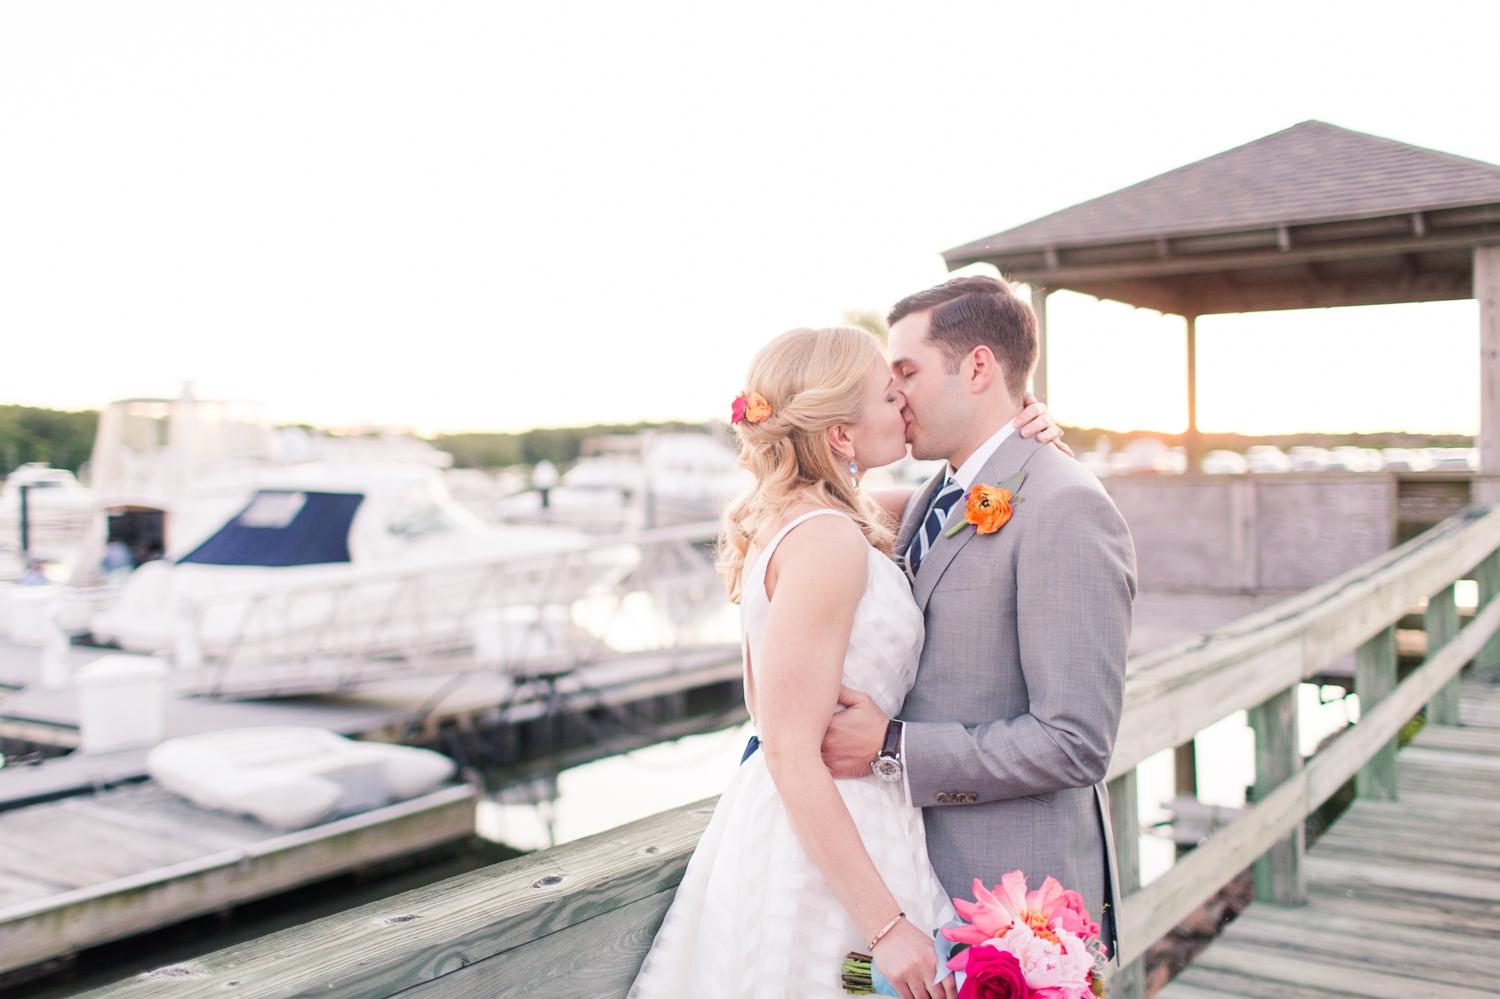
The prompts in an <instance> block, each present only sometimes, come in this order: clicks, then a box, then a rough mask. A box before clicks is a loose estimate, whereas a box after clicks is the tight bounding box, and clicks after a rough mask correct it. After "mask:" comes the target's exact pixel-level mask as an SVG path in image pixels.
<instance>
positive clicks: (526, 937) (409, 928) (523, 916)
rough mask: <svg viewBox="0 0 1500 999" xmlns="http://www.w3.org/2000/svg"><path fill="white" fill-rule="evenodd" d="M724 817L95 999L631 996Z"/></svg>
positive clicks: (532, 858)
mask: <svg viewBox="0 0 1500 999" xmlns="http://www.w3.org/2000/svg"><path fill="white" fill-rule="evenodd" d="M712 813H713V800H712V799H710V800H708V801H702V802H698V803H697V804H694V805H688V806H687V807H685V808H680V809H677V810H675V811H672V812H665V813H663V814H661V815H655V816H652V817H650V818H647V819H642V820H641V821H639V822H635V823H631V824H630V825H626V826H621V827H620V828H618V829H612V830H610V831H608V832H605V833H600V834H599V835H598V836H592V837H589V838H588V839H582V840H578V841H576V842H573V843H568V844H566V845H564V846H560V847H557V848H555V849H552V850H546V851H543V852H540V853H535V854H529V855H527V856H524V857H518V858H516V859H515V860H511V861H507V862H506V863H503V864H496V865H495V866H493V867H488V868H484V869H483V870H479V871H475V872H473V873H470V874H465V875H461V876H459V877H457V878H450V879H449V880H447V881H441V882H438V883H436V884H433V885H429V886H427V887H424V888H419V889H416V890H414V891H409V892H406V893H404V894H402V895H398V896H396V897H394V898H390V899H385V900H382V901H380V902H374V903H371V904H369V905H365V906H360V907H359V908H355V909H350V910H348V911H347V912H342V913H339V914H337V915H334V916H328V917H325V918H323V919H320V920H317V921H316V922H313V923H309V924H306V925H304V926H298V927H294V928H292V929H288V930H283V931H281V932H280V933H274V934H271V935H269V936H265V937H261V938H259V939H257V940H252V941H249V942H247V943H244V944H241V945H239V946H235V947H229V948H226V949H224V950H221V951H217V952H215V953H213V954H209V955H207V956H205V957H203V958H201V959H199V960H197V961H192V962H189V963H187V964H184V965H181V966H177V967H174V968H172V969H166V970H163V971H158V972H154V973H152V974H151V975H142V976H139V977H137V978H134V979H131V980H128V981H125V982H121V983H119V984H117V985H113V986H109V987H106V988H103V989H98V990H95V991H93V992H89V993H85V995H88V996H104V995H110V996H117V997H130V999H147V997H151V999H156V997H163V999H166V997H170V999H193V997H203V999H209V997H214V999H218V997H222V996H223V995H224V994H225V991H226V990H232V992H233V994H234V995H236V996H240V997H257V999H287V997H295V996H308V997H311V996H325V997H330V999H369V997H373V996H390V995H395V994H397V993H400V994H402V995H423V996H428V995H431V996H437V995H441V996H443V997H444V999H447V997H448V996H450V995H465V996H468V995H473V996H493V995H501V994H503V995H507V996H509V995H526V994H528V993H526V992H513V991H512V989H513V988H514V987H515V983H517V982H524V983H526V987H527V988H529V989H531V990H532V991H531V993H530V994H535V995H547V996H549V997H551V996H575V995H576V996H580V997H582V996H588V997H591V999H592V997H600V996H610V995H621V996H623V995H624V993H625V989H626V988H628V987H629V981H628V980H626V975H627V974H628V976H629V977H630V978H633V977H634V974H635V969H636V968H638V967H639V966H640V962H641V959H642V958H643V957H644V956H645V953H646V950H647V948H648V947H649V945H650V942H651V938H652V936H653V935H654V933H655V930H656V924H657V923H658V922H659V920H660V918H661V915H662V913H664V912H665V908H666V905H667V904H669V902H670V898H671V895H672V893H673V892H674V891H675V889H676V886H677V884H678V882H679V881H681V880H682V872H683V871H684V870H685V869H686V867H687V862H688V858H689V857H690V856H692V852H693V849H694V847H695V846H696V845H697V843H698V837H699V836H701V835H702V833H703V830H704V828H705V827H706V826H707V825H708V820H709V817H710V816H711V815H712ZM622 910H623V911H622ZM606 930H607V931H608V933H607V934H606V933H605V931H606ZM601 934H604V935H601ZM611 948H613V950H611ZM611 956H613V957H614V958H616V959H615V960H607V958H610V957H611ZM500 982H504V983H505V985H504V988H503V989H502V988H500V987H499V986H498V983H500ZM438 983H441V984H440V987H439V985H438ZM621 983H623V984H621ZM450 988H451V990H452V991H450Z"/></svg>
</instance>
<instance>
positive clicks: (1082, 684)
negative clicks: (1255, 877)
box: [823, 277, 1135, 952]
mask: <svg viewBox="0 0 1500 999" xmlns="http://www.w3.org/2000/svg"><path fill="white" fill-rule="evenodd" d="M889 321H890V342H889V346H890V361H891V368H892V370H893V371H894V372H895V375H896V382H897V384H898V385H900V386H901V388H902V389H903V391H904V392H905V393H906V398H907V410H906V414H905V415H906V418H907V440H908V441H909V442H910V444H911V452H912V455H913V457H916V458H919V459H932V458H944V459H947V467H946V468H945V469H943V471H941V472H939V474H937V475H936V476H934V477H933V478H932V480H931V481H929V482H928V483H927V484H926V485H925V486H924V487H923V488H922V489H920V490H919V491H918V492H917V493H916V494H915V495H914V496H913V497H912V499H911V501H910V502H909V503H908V504H907V506H906V510H905V512H904V514H903V516H902V519H901V528H900V532H899V533H898V535H897V540H896V553H897V554H898V555H902V556H904V557H905V560H906V565H907V571H908V574H909V576H910V577H911V582H912V591H913V593H914V595H915V596H916V599H917V603H918V605H919V606H921V608H922V610H923V613H924V614H925V616H926V621H927V642H926V645H925V647H924V648H923V650H922V659H921V665H920V667H919V669H918V671H917V680H916V684H915V686H913V687H912V689H911V693H910V694H908V695H907V698H906V703H905V705H904V706H903V708H902V710H901V713H900V718H899V720H896V721H891V720H889V719H887V718H886V717H885V716H884V715H883V714H882V713H881V711H880V709H879V708H877V707H876V706H875V704H874V702H873V701H871V700H870V698H869V697H868V696H866V695H865V694H863V693H860V692H858V691H854V690H849V689H848V688H845V690H844V692H843V694H842V695H841V697H840V700H841V702H842V703H843V704H845V706H846V710H844V711H842V712H839V713H838V714H835V715H834V717H833V723H832V725H831V726H830V727H829V729H828V734H827V736H826V737H825V740H824V743H823V758H824V761H825V762H826V763H827V764H828V767H829V769H830V770H831V771H832V772H833V775H834V776H835V777H838V778H852V777H861V776H866V775H868V774H869V773H870V769H871V764H872V762H875V761H876V760H877V758H878V757H880V756H882V755H884V756H885V757H886V758H887V760H886V762H885V766H884V768H885V769H887V770H891V769H893V767H892V765H891V763H890V762H889V758H890V757H891V755H892V751H891V748H890V747H891V746H896V747H899V748H898V749H897V750H896V752H895V756H896V760H895V762H896V763H899V765H900V768H901V770H902V779H903V780H904V781H905V784H906V788H907V793H908V795H909V797H910V800H911V803H912V804H913V805H916V806H919V807H921V808H922V809H923V812H924V819H925V822H926V827H927V845H928V851H929V853H930V855H931V858H932V864H933V867H934V868H935V869H936V871H937V875H938V878H939V879H940V880H941V881H942V883H943V887H944V888H945V889H946V890H947V891H948V894H949V895H952V896H957V897H959V898H972V897H973V881H974V879H975V878H976V877H977V878H980V879H981V880H983V881H984V882H985V884H986V886H991V885H994V884H997V883H998V882H999V881H1000V877H1001V875H1003V874H1006V873H1008V872H1010V871H1013V870H1016V869H1020V870H1022V871H1024V872H1025V873H1026V877H1027V879H1028V880H1029V882H1030V884H1031V887H1032V888H1038V887H1040V886H1041V883H1042V881H1043V879H1045V878H1046V877H1047V876H1048V875H1051V876H1052V877H1055V878H1057V880H1058V881H1060V882H1062V884H1063V886H1064V887H1066V888H1073V889H1076V890H1077V891H1079V892H1080V893H1081V894H1082V895H1083V898H1084V901H1085V903H1086V904H1087V906H1088V908H1089V910H1090V911H1091V912H1092V913H1093V914H1094V915H1095V916H1096V917H1097V916H1099V915H1100V910H1101V907H1102V906H1103V904H1104V903H1106V902H1113V901H1114V900H1115V899H1117V898H1118V894H1119V892H1118V881H1117V879H1116V877H1115V871H1114V864H1113V846H1112V840H1111V835H1110V827H1109V807H1108V799H1107V797H1106V792H1105V788H1104V784H1103V783H1102V782H1103V780H1104V775H1105V772H1106V770H1107V769H1108V767H1109V758H1110V753H1111V751H1112V749H1113V746H1114V739H1115V733H1116V730H1117V729H1118V727H1119V723H1120V710H1121V701H1122V695H1123V690H1124V686H1125V658H1126V654H1127V651H1128V648H1129V644H1130V624H1131V601H1132V600H1133V599H1134V596H1135V550H1134V547H1133V545H1132V543H1131V540H1130V532H1129V530H1128V529H1127V528H1126V526H1125V521H1124V520H1123V519H1122V518H1121V517H1120V514H1119V511H1117V510H1116V509H1115V506H1114V504H1113V503H1112V502H1111V501H1110V499H1109V496H1108V495H1107V494H1106V493H1105V491H1104V488H1103V487H1102V486H1100V484H1099V481H1098V480H1097V479H1095V478H1094V476H1093V475H1091V474H1090V473H1089V472H1088V470H1087V469H1085V468H1084V467H1083V465H1081V464H1080V463H1078V462H1077V461H1074V460H1073V459H1072V458H1070V457H1068V456H1067V455H1065V454H1064V453H1063V452H1062V451H1060V450H1058V449H1057V448H1055V447H1052V446H1050V445H1044V444H1039V443H1038V442H1037V441H1036V440H1035V439H1030V440H1028V439H1025V438H1022V437H1020V436H1019V435H1017V434H1016V433H1015V432H1013V428H1012V420H1013V419H1014V417H1015V416H1016V415H1017V414H1018V413H1019V412H1020V411H1021V409H1022V407H1023V399H1024V394H1025V392H1026V383H1027V380H1028V379H1029V378H1030V377H1031V373H1032V369H1033V368H1034V367H1035V365H1036V358H1037V322H1036V316H1035V315H1034V314H1033V313H1032V311H1031V308H1030V306H1028V305H1027V304H1026V303H1025V302H1023V301H1021V299H1019V298H1018V297H1016V295H1014V294H1013V293H1012V292H1011V290H1010V288H1009V286H1008V285H1006V284H1005V282H1003V281H1000V280H997V279H995V278H989V277H962V278H954V279H953V280H951V281H948V282H947V283H945V284H941V285H938V286H937V287H936V288H931V289H929V290H927V291H924V292H919V293H918V294H915V295H911V296H909V297H908V298H905V299H902V300H901V301H900V302H898V303H897V304H896V307H895V308H894V309H892V310H891V314H890V318H889ZM1020 473H1024V481H1022V482H1021V483H1020V484H1019V485H1016V480H1018V479H1019V478H1020ZM1007 482H1008V483H1009V484H1010V485H1011V486H1013V489H1012V491H1013V493H1014V494H1015V496H1016V502H1015V503H1014V504H1013V514H1012V516H1011V518H1010V520H1009V521H1008V522H1007V523H1005V524H1004V525H1003V526H1002V527H1000V529H999V530H998V531H995V532H993V533H986V534H979V533H977V531H976V529H975V527H973V526H970V525H968V524H966V523H965V496H966V494H967V493H968V491H969V490H970V488H971V487H975V486H979V485H989V486H1000V485H1001V484H1002V483H1007ZM888 737H889V740H890V741H889V743H887V739H888ZM883 749H884V753H882V750H883ZM1112 912H1113V910H1112V908H1111V910H1110V913H1109V914H1111V915H1112ZM1113 924H1114V920H1113V919H1109V920H1108V921H1107V922H1106V921H1104V920H1101V925H1102V926H1104V927H1105V930H1104V936H1105V939H1106V941H1109V940H1111V939H1112V938H1113V936H1114V934H1113V932H1112V931H1113ZM1111 952H1113V947H1112V948H1111Z"/></svg>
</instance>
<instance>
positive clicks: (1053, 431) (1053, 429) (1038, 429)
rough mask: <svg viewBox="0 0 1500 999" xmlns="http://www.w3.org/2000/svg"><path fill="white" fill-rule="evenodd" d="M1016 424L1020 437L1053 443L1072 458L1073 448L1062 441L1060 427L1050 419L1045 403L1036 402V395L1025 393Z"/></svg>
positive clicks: (1041, 442) (1042, 442)
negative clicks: (1024, 399) (1023, 403)
mask: <svg viewBox="0 0 1500 999" xmlns="http://www.w3.org/2000/svg"><path fill="white" fill-rule="evenodd" d="M1015 423H1016V426H1017V427H1019V428H1020V429H1021V436H1022V437H1031V436H1033V435H1034V436H1035V437H1036V439H1037V442H1038V443H1040V444H1055V445H1057V449H1058V450H1059V451H1062V452H1064V453H1065V454H1067V456H1068V457H1070V458H1073V457H1076V455H1074V454H1073V449H1072V448H1070V447H1068V445H1066V444H1064V443H1063V439H1062V436H1063V430H1062V427H1059V426H1058V425H1057V421H1056V420H1054V419H1052V414H1051V413H1049V412H1048V411H1047V404H1046V403H1044V402H1037V399H1036V396H1034V395H1032V394H1031V393H1030V392H1027V393H1026V408H1025V409H1023V410H1021V414H1020V415H1019V416H1017V417H1016V420H1015Z"/></svg>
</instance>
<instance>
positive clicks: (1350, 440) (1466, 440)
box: [1063, 425, 1474, 452]
mask: <svg viewBox="0 0 1500 999" xmlns="http://www.w3.org/2000/svg"><path fill="white" fill-rule="evenodd" d="M1063 432H1064V436H1063V439H1064V440H1066V441H1067V442H1068V444H1069V446H1071V447H1072V448H1073V450H1074V451H1089V450H1093V448H1094V446H1095V444H1096V443H1097V442H1098V440H1099V438H1100V437H1108V438H1109V442H1110V444H1111V445H1112V446H1113V447H1115V448H1116V449H1118V448H1122V447H1124V446H1125V445H1126V444H1128V443H1130V442H1131V441H1133V440H1135V439H1136V438H1138V437H1154V438H1156V439H1157V440H1159V441H1161V442H1163V443H1164V444H1166V445H1167V446H1168V447H1172V446H1175V445H1178V444H1187V443H1189V441H1188V437H1187V434H1164V433H1159V432H1157V431H1155V430H1106V429H1104V428H1103V427H1071V426H1067V425H1064V426H1063ZM1256 444H1271V445H1274V446H1276V447H1279V448H1281V449H1282V450H1283V451H1285V450H1286V449H1287V448H1291V447H1296V446H1298V445H1305V446H1307V447H1325V448H1335V447H1345V446H1350V447H1374V448H1383V447H1406V448H1418V447H1473V446H1474V438H1473V437H1470V436H1468V435H1466V434H1409V433H1406V432H1405V431H1401V430H1388V431H1384V432H1382V433H1374V434H1318V433H1305V434H1270V435H1267V436H1264V437H1252V436H1250V435H1248V434H1210V433H1200V434H1199V435H1198V447H1199V449H1200V450H1201V451H1205V452H1207V451H1212V450H1215V449H1219V448H1222V449H1223V450H1226V451H1246V450H1248V449H1249V448H1251V447H1252V446H1254V445H1256Z"/></svg>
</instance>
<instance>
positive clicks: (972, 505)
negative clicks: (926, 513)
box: [945, 471, 1026, 538]
mask: <svg viewBox="0 0 1500 999" xmlns="http://www.w3.org/2000/svg"><path fill="white" fill-rule="evenodd" d="M1025 481H1026V473H1025V472H1024V471H1021V472H1017V473H1016V474H1015V475H1012V476H1011V477H1010V478H1008V479H1006V480H1005V481H1004V482H1002V483H1000V484H999V485H998V486H986V485H984V484H983V483H980V484H979V485H976V486H974V487H973V488H972V489H970V490H969V501H968V503H967V504H966V505H965V507H964V519H963V520H961V521H959V522H958V523H957V524H954V525H953V526H952V527H951V528H949V529H948V531H947V532H946V535H945V536H946V537H950V538H951V537H953V536H954V535H955V534H957V533H958V532H959V531H961V530H963V529H964V528H965V527H967V526H968V525H970V524H973V525H974V531H975V533H978V534H994V533H995V532H996V531H998V530H1000V528H1002V527H1004V526H1005V524H1006V522H1007V521H1009V520H1010V515H1011V511H1012V507H1013V506H1014V504H1016V503H1020V502H1021V501H1022V500H1024V499H1025V498H1026V497H1025V496H1017V495H1016V494H1015V491H1016V490H1017V489H1020V488H1021V483H1022V482H1025Z"/></svg>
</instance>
